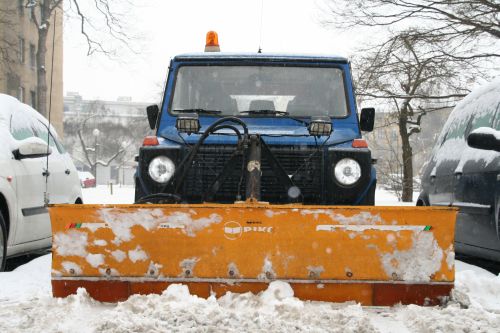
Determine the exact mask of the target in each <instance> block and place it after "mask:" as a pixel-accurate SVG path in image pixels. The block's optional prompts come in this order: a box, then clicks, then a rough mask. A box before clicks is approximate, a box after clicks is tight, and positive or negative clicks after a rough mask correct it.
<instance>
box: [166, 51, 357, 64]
mask: <svg viewBox="0 0 500 333" xmlns="http://www.w3.org/2000/svg"><path fill="white" fill-rule="evenodd" d="M201 59H203V60H210V59H213V60H224V59H225V60H264V61H265V60H268V61H279V60H284V61H294V60H297V61H311V62H316V61H321V62H336V63H348V60H347V58H344V57H340V56H334V55H322V54H286V53H231V52H200V53H187V54H180V55H177V56H175V57H174V60H176V61H189V60H201Z"/></svg>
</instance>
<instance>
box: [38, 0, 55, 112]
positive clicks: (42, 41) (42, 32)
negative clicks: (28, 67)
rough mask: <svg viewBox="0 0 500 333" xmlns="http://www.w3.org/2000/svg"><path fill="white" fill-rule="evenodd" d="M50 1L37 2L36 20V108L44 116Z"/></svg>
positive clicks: (45, 107) (45, 109)
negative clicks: (37, 17)
mask: <svg viewBox="0 0 500 333" xmlns="http://www.w3.org/2000/svg"><path fill="white" fill-rule="evenodd" d="M50 4H51V1H43V2H41V3H40V4H39V12H40V16H39V18H40V19H39V20H38V21H36V23H38V25H39V26H37V29H38V45H37V51H36V76H37V79H36V81H37V88H36V93H37V96H36V97H37V105H36V108H37V110H38V112H40V113H41V114H42V115H43V116H44V117H47V116H48V112H47V106H48V105H47V67H46V66H47V65H46V60H47V36H48V33H49V27H50V23H49V20H50V16H51V14H52V11H51V10H50Z"/></svg>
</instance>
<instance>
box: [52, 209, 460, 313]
mask: <svg viewBox="0 0 500 333" xmlns="http://www.w3.org/2000/svg"><path fill="white" fill-rule="evenodd" d="M49 211H50V215H51V221H52V229H53V249H52V250H53V251H52V253H53V254H52V256H53V260H52V287H53V294H54V296H55V297H65V296H68V295H70V294H74V293H76V290H77V288H79V287H84V288H86V289H87V291H88V292H89V294H90V295H91V296H92V297H93V298H95V299H96V300H100V301H106V302H117V301H122V300H125V299H127V298H128V297H129V296H130V295H133V294H150V293H157V294H158V293H161V292H162V291H163V290H165V289H166V288H167V287H168V285H170V284H172V283H183V284H187V285H188V286H189V289H190V292H191V293H192V294H196V295H199V296H201V297H208V296H209V295H210V294H215V295H217V296H222V295H223V294H224V293H226V292H227V291H231V292H253V293H258V292H260V291H262V290H265V289H266V288H267V286H268V284H269V283H270V282H271V281H273V280H282V281H285V282H288V283H290V285H291V286H292V288H293V290H294V293H295V296H296V297H298V298H300V299H304V300H319V301H331V302H345V301H356V302H359V303H361V304H363V305H393V304H396V303H403V304H409V303H414V304H437V303H439V301H440V299H441V298H442V297H445V296H448V295H449V294H450V291H451V289H452V288H453V282H454V249H453V241H454V230H455V217H456V210H455V209H449V208H429V207H361V206H360V207H343V206H302V205H269V204H265V203H237V204H231V205H223V204H200V205H107V206H101V205H55V206H51V207H49Z"/></svg>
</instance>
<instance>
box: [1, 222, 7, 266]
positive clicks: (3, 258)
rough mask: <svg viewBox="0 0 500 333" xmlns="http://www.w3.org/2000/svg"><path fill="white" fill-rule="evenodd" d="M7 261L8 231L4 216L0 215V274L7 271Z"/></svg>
mask: <svg viewBox="0 0 500 333" xmlns="http://www.w3.org/2000/svg"><path fill="white" fill-rule="evenodd" d="M6 261H7V229H6V228H5V221H4V219H3V216H2V214H0V272H3V271H4V270H5V262H6Z"/></svg>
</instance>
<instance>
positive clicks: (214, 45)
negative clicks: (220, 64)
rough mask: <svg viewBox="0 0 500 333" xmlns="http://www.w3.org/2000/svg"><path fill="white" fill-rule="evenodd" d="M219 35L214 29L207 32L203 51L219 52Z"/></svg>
mask: <svg viewBox="0 0 500 333" xmlns="http://www.w3.org/2000/svg"><path fill="white" fill-rule="evenodd" d="M219 51H220V47H219V36H218V35H217V33H216V32H215V31H209V32H207V41H206V43H205V52H219Z"/></svg>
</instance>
